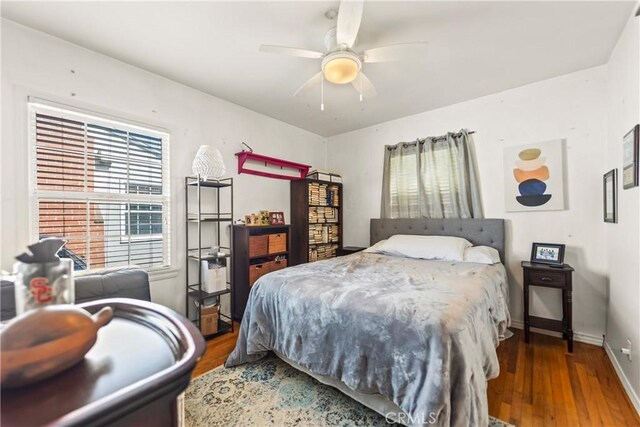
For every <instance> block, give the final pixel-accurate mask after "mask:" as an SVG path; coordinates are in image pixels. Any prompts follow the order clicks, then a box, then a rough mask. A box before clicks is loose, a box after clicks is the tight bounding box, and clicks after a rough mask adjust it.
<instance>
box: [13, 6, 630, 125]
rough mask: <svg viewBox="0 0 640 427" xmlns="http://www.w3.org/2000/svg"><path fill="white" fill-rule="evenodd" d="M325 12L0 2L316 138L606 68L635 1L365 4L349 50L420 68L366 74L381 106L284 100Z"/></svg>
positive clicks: (368, 69) (306, 72) (349, 99)
mask: <svg viewBox="0 0 640 427" xmlns="http://www.w3.org/2000/svg"><path fill="white" fill-rule="evenodd" d="M338 4H339V3H338V1H331V2H301V1H298V2H276V1H273V2H151V1H146V2H53V1H47V2H10V1H3V2H2V16H3V17H5V18H8V19H11V20H13V21H16V22H19V23H22V24H24V25H27V26H29V27H33V28H36V29H38V30H41V31H44V32H47V33H49V34H52V35H54V36H57V37H60V38H63V39H65V40H68V41H70V42H73V43H76V44H78V45H81V46H84V47H87V48H89V49H92V50H95V51H98V52H101V53H103V54H105V55H109V56H111V57H114V58H117V59H119V60H122V61H124V62H127V63H130V64H133V65H135V66H138V67H140V68H143V69H146V70H148V71H151V72H153V73H156V74H159V75H162V76H165V77H167V78H170V79H172V80H175V81H178V82H181V83H184V84H186V85H189V86H191V87H194V88H196V89H199V90H201V91H203V92H206V93H209V94H211V95H215V96H217V97H220V98H223V99H226V100H228V101H231V102H234V103H236V104H239V105H242V106H244V107H247V108H250V109H252V110H254V111H258V112H260V113H264V114H266V115H268V116H271V117H274V118H276V119H279V120H282V121H284V122H287V123H290V124H292V125H295V126H298V127H300V128H304V129H307V130H309V131H311V132H314V133H316V134H319V135H323V136H331V135H335V134H339V133H342V132H346V131H350V130H354V129H359V128H362V127H365V126H370V125H373V124H376V123H381V122H384V121H388V120H392V119H395V118H399V117H403V116H407V115H410V114H415V113H418V112H422V111H426V110H431V109H434V108H438V107H442V106H445V105H449V104H453V103H456V102H461V101H464V100H468V99H472V98H476V97H479V96H482V95H486V94H490V93H495V92H498V91H502V90H505V89H509V88H513V87H517V86H521V85H524V84H527V83H530V82H534V81H539V80H542V79H546V78H549V77H553V76H558V75H562V74H566V73H569V72H572V71H576V70H581V69H584V68H588V67H592V66H596V65H601V64H604V63H606V62H607V59H608V57H609V54H610V53H611V51H612V49H613V47H614V45H615V43H616V41H617V40H618V37H619V35H620V34H621V32H622V29H623V28H624V25H625V23H626V22H627V19H628V18H629V17H630V16H631V14H632V11H633V8H634V1H626V2H617V1H602V2H594V1H584V2H583V1H572V2H525V1H512V2H484V1H483V2H403V1H393V2H367V3H366V4H365V8H364V16H363V23H362V27H361V29H360V34H359V38H358V43H357V44H356V49H357V50H361V49H365V48H369V47H374V46H380V45H387V44H393V43H404V42H415V41H427V42H429V43H430V54H429V55H428V57H427V58H425V59H424V60H423V61H422V62H416V63H399V62H396V63H376V64H365V65H364V68H363V70H364V72H365V73H366V74H367V75H368V76H369V78H370V79H371V81H372V82H373V83H374V84H375V85H376V88H377V90H378V93H379V94H378V96H377V97H376V98H372V99H370V100H365V102H363V103H362V104H361V103H360V102H359V99H358V95H357V93H356V92H355V91H354V90H353V88H352V87H351V86H350V85H345V86H332V85H330V84H329V85H328V86H330V87H327V86H325V106H326V108H325V111H324V112H321V111H320V90H319V89H318V90H312V91H310V93H307V94H306V95H305V96H303V97H301V98H294V97H293V96H292V94H293V93H294V92H295V90H296V89H297V88H298V87H299V86H300V85H301V84H302V83H304V82H305V81H306V80H307V79H308V78H309V77H311V76H312V75H313V74H314V73H316V72H317V71H319V70H320V61H319V60H310V59H301V58H290V57H284V56H280V55H275V54H269V53H261V52H258V46H259V45H260V44H261V43H266V44H279V45H285V46H292V47H303V48H308V49H312V50H321V51H324V45H323V37H324V34H325V32H326V31H327V30H328V29H329V28H331V27H332V26H335V21H330V20H328V19H327V18H325V16H324V13H325V11H326V10H327V9H329V8H330V7H338Z"/></svg>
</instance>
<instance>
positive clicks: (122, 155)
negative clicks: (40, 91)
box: [29, 102, 170, 270]
mask: <svg viewBox="0 0 640 427" xmlns="http://www.w3.org/2000/svg"><path fill="white" fill-rule="evenodd" d="M29 135H30V141H31V147H32V153H33V157H32V158H33V162H32V170H33V174H32V176H33V183H34V192H33V195H34V206H33V209H32V211H33V218H32V220H33V221H32V222H33V228H34V230H36V231H35V232H34V237H37V238H43V237H52V236H55V237H61V238H64V239H66V240H67V245H66V246H65V248H64V250H63V251H61V253H60V256H62V257H66V258H71V259H72V260H73V262H74V266H75V269H77V270H85V269H95V268H102V267H114V266H120V265H128V264H136V265H139V266H141V267H143V268H147V269H148V268H154V267H166V266H169V260H170V254H169V248H170V246H169V243H170V239H169V236H170V233H169V186H168V179H169V171H168V168H169V161H168V142H169V135H168V134H166V133H164V132H159V131H157V130H153V129H148V128H143V127H139V126H132V125H130V124H126V123H122V122H117V121H113V120H110V119H106V118H101V117H97V116H93V115H88V114H84V113H80V112H76V111H70V110H66V109H63V108H58V107H55V106H52V105H48V104H46V103H41V102H30V103H29Z"/></svg>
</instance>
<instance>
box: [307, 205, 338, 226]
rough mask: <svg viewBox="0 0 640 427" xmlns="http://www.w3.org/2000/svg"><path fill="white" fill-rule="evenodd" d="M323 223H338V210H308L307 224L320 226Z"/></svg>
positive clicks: (329, 208)
mask: <svg viewBox="0 0 640 427" xmlns="http://www.w3.org/2000/svg"><path fill="white" fill-rule="evenodd" d="M325 222H338V210H337V209H336V208H331V207H326V208H309V224H322V223H325Z"/></svg>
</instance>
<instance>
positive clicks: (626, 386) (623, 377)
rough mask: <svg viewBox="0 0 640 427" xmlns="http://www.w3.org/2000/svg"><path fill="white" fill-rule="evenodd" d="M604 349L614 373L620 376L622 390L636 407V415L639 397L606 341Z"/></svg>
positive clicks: (639, 413)
mask: <svg viewBox="0 0 640 427" xmlns="http://www.w3.org/2000/svg"><path fill="white" fill-rule="evenodd" d="M604 351H606V352H607V356H609V359H610V360H611V364H612V365H613V369H615V371H616V374H618V378H620V382H621V383H622V386H623V387H624V390H625V391H626V392H627V396H629V399H630V400H631V403H633V406H634V407H635V408H636V411H637V412H638V415H640V399H639V398H638V395H637V394H636V391H635V390H634V389H633V387H632V386H631V383H630V382H629V379H628V378H627V376H626V375H625V374H624V371H623V370H622V366H620V362H618V359H617V358H616V356H615V355H614V351H613V350H612V349H611V347H610V346H609V343H608V342H605V343H604Z"/></svg>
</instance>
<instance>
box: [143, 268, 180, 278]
mask: <svg viewBox="0 0 640 427" xmlns="http://www.w3.org/2000/svg"><path fill="white" fill-rule="evenodd" d="M147 273H148V274H149V281H151V282H154V281H156V280H166V279H173V278H174V277H178V274H179V273H180V270H179V269H177V268H173V267H159V268H152V269H149V270H147Z"/></svg>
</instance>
